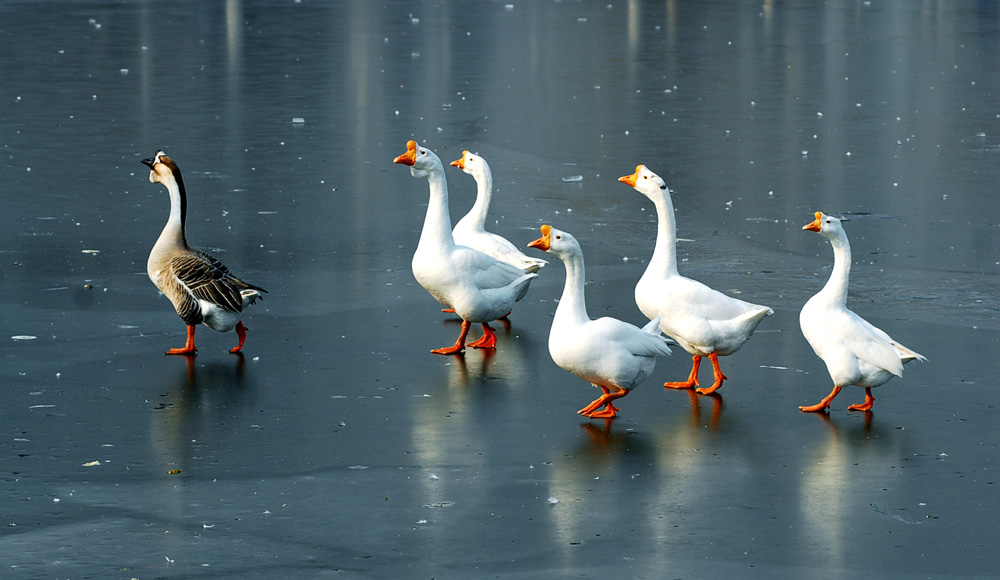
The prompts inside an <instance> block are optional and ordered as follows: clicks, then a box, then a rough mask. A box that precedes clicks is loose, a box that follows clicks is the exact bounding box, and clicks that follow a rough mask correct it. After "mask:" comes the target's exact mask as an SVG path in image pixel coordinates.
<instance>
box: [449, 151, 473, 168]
mask: <svg viewBox="0 0 1000 580" xmlns="http://www.w3.org/2000/svg"><path fill="white" fill-rule="evenodd" d="M468 154H469V150H468V149H466V150H465V151H462V157H461V159H456V160H454V161H452V162H451V165H452V167H457V168H459V169H465V156H466V155H468Z"/></svg>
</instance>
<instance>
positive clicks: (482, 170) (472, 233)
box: [451, 151, 548, 273]
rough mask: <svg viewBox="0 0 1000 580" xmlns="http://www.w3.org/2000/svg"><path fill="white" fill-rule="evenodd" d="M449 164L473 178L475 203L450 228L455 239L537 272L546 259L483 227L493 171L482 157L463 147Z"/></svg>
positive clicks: (456, 241)
mask: <svg viewBox="0 0 1000 580" xmlns="http://www.w3.org/2000/svg"><path fill="white" fill-rule="evenodd" d="M451 164H452V165H454V166H455V167H458V168H459V169H461V170H462V171H464V172H465V173H468V174H469V175H471V176H472V177H473V178H475V180H476V203H475V204H473V206H472V208H471V209H470V210H469V213H467V214H465V216H463V217H462V219H460V220H458V223H457V224H455V229H453V230H452V233H453V234H454V236H455V243H456V244H459V245H462V246H468V247H470V248H473V249H476V250H479V251H480V252H483V253H484V254H489V255H490V256H493V257H494V258H496V259H497V260H500V261H501V262H506V263H508V264H510V265H512V266H517V267H518V268H520V269H522V270H524V271H525V272H529V273H530V272H537V271H538V270H539V269H540V268H543V267H544V266H545V264H547V263H548V262H546V261H545V260H540V259H538V258H532V257H529V256H526V255H525V254H524V252H522V251H521V250H519V249H518V248H517V246H515V245H514V244H512V243H511V242H510V241H509V240H507V238H504V237H503V236H499V235H497V234H494V233H491V232H488V231H486V215H487V213H488V212H489V211H490V201H491V200H492V199H493V174H492V172H491V171H490V166H489V164H488V163H486V160H485V159H483V158H482V157H480V156H478V155H476V154H474V153H470V152H468V151H463V152H462V157H461V158H460V159H456V160H455V161H452V162H451Z"/></svg>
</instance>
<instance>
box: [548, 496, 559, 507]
mask: <svg viewBox="0 0 1000 580" xmlns="http://www.w3.org/2000/svg"><path fill="white" fill-rule="evenodd" d="M548 502H549V505H556V504H557V503H559V500H558V499H556V496H554V495H551V496H549V499H548Z"/></svg>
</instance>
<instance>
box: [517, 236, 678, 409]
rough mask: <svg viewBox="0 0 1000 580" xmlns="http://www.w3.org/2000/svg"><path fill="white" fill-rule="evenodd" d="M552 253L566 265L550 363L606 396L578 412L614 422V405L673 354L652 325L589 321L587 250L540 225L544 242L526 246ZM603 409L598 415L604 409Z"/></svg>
mask: <svg viewBox="0 0 1000 580" xmlns="http://www.w3.org/2000/svg"><path fill="white" fill-rule="evenodd" d="M528 246H529V247H532V248H538V249H539V250H543V251H546V252H549V253H550V254H554V255H555V256H556V257H557V258H559V259H560V260H562V261H563V263H564V264H565V265H566V285H565V287H564V288H563V293H562V297H561V298H560V299H559V306H557V307H556V313H555V316H554V317H553V318H552V329H551V330H550V331H549V354H550V355H551V356H552V360H553V361H554V362H555V363H556V364H557V365H559V366H560V367H562V368H563V369H564V370H567V371H569V372H571V373H573V374H574V375H576V376H578V377H580V378H581V379H583V380H585V381H589V382H590V383H591V384H593V385H594V386H595V387H598V388H599V389H601V391H602V392H603V393H604V394H603V395H601V396H600V397H598V398H597V399H595V400H594V401H593V402H592V403H590V404H589V405H587V406H586V407H584V408H582V409H580V410H579V411H577V412H578V413H580V414H581V415H584V416H586V417H591V418H612V417H615V416H616V412H617V411H619V409H618V408H617V407H615V406H614V405H613V404H612V402H613V401H614V400H615V399H620V398H622V397H624V396H625V395H627V394H629V391H631V390H632V389H634V388H635V387H636V386H638V385H639V383H641V382H643V381H645V380H646V379H647V378H648V377H649V375H650V374H652V372H653V368H654V367H655V366H656V357H657V356H661V355H667V354H670V347H669V346H667V339H666V338H665V337H664V336H662V335H661V334H660V331H659V330H658V329H657V327H656V325H657V324H658V323H659V321H658V320H653V321H652V322H650V323H649V324H647V325H646V326H644V327H643V328H642V329H639V328H638V327H636V326H633V325H631V324H628V323H627V322H622V321H621V320H618V319H616V318H610V317H603V318H598V319H597V320H591V319H590V316H589V315H588V314H587V304H586V299H585V296H584V289H583V283H584V280H585V272H584V265H583V251H582V250H581V249H580V244H579V243H578V242H577V241H576V238H574V237H573V236H571V235H569V234H567V233H566V232H561V231H559V230H557V229H554V228H552V227H551V226H548V225H543V226H542V237H541V238H539V239H537V240H535V241H533V242H531V243H530V244H528ZM602 405H603V406H604V409H602V410H596V409H597V408H598V407H600V406H602Z"/></svg>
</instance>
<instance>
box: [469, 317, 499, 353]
mask: <svg viewBox="0 0 1000 580" xmlns="http://www.w3.org/2000/svg"><path fill="white" fill-rule="evenodd" d="M482 324H483V336H482V338H480V339H479V340H477V341H476V342H470V343H469V346H471V347H472V348H496V346H497V335H496V333H494V332H493V327H492V326H490V325H489V324H487V323H485V322H484V323H482Z"/></svg>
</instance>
